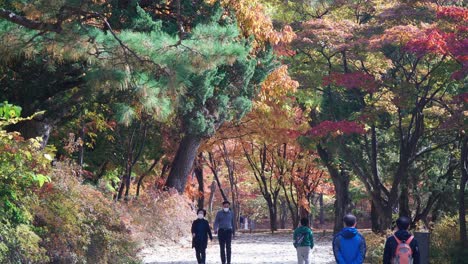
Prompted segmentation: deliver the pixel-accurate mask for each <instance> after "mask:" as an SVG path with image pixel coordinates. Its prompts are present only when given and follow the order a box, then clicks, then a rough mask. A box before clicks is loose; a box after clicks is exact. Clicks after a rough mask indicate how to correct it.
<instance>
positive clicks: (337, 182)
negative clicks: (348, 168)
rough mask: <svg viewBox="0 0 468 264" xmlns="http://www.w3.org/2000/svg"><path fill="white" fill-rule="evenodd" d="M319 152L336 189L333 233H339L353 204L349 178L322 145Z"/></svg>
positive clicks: (318, 149) (319, 146) (318, 147)
mask: <svg viewBox="0 0 468 264" xmlns="http://www.w3.org/2000/svg"><path fill="white" fill-rule="evenodd" d="M317 152H318V154H319V156H320V159H321V160H322V161H323V162H324V163H325V165H326V166H327V169H328V173H329V174H330V176H331V178H332V182H333V186H334V187H335V224H334V226H333V233H335V234H336V233H338V232H339V231H340V230H341V229H342V228H343V217H344V216H345V214H346V213H347V210H348V208H349V205H350V203H351V199H350V195H349V176H348V173H346V172H345V171H344V169H341V172H340V169H339V168H338V167H337V165H336V164H333V159H332V158H331V157H330V155H329V153H328V152H327V150H326V149H324V148H323V147H322V146H321V145H320V144H319V145H318V146H317Z"/></svg>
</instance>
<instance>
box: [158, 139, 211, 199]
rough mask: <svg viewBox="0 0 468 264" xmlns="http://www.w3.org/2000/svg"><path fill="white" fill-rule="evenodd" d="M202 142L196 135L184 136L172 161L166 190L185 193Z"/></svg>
mask: <svg viewBox="0 0 468 264" xmlns="http://www.w3.org/2000/svg"><path fill="white" fill-rule="evenodd" d="M201 141H202V139H201V138H200V137H198V136H195V135H190V134H187V135H185V136H184V138H183V139H182V141H181V142H180V145H179V148H178V149H177V153H176V155H175V157H174V160H173V161H172V166H171V171H170V172H169V176H168V177H167V181H166V188H174V189H176V190H177V192H179V193H183V192H184V190H185V184H186V183H187V176H188V175H189V173H190V170H191V169H192V166H193V161H194V160H195V157H196V155H197V152H198V148H199V147H200V144H201Z"/></svg>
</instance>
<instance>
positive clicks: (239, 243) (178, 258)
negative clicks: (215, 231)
mask: <svg viewBox="0 0 468 264" xmlns="http://www.w3.org/2000/svg"><path fill="white" fill-rule="evenodd" d="M314 240H315V241H314V242H315V247H314V249H313V250H312V254H311V263H314V264H315V263H320V264H328V263H335V261H334V257H333V252H332V246H331V240H332V235H331V234H330V233H327V234H325V233H319V234H314ZM206 254H207V260H206V263H207V264H211V263H220V262H221V261H220V257H219V245H218V240H217V237H214V238H213V241H212V242H209V244H208V249H207V253H206ZM140 256H141V258H142V259H143V263H147V264H196V263H197V261H196V258H195V250H194V249H192V248H191V243H190V241H187V240H182V241H180V243H178V244H167V243H157V242H156V243H154V244H153V245H152V246H149V247H146V248H145V249H144V250H142V252H141V254H140ZM260 263H265V264H266V263H270V264H293V263H297V257H296V250H295V249H294V247H293V245H292V232H291V231H289V232H279V233H275V234H271V233H267V232H265V233H252V234H249V233H241V234H236V237H235V239H234V240H233V241H232V264H260Z"/></svg>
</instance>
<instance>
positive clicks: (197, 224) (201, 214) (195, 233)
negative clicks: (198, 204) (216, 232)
mask: <svg viewBox="0 0 468 264" xmlns="http://www.w3.org/2000/svg"><path fill="white" fill-rule="evenodd" d="M205 216H206V210H205V209H198V211H197V220H195V221H193V223H192V248H195V255H196V257H197V262H198V264H205V260H206V247H207V246H208V237H209V238H210V241H211V240H213V236H212V235H211V228H210V225H209V224H208V221H207V220H206V219H205Z"/></svg>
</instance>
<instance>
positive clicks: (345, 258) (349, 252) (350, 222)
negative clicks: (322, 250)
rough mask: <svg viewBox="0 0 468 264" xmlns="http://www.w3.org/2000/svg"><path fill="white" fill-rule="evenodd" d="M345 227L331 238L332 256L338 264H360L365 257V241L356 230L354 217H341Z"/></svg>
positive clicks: (349, 215) (350, 215)
mask: <svg viewBox="0 0 468 264" xmlns="http://www.w3.org/2000/svg"><path fill="white" fill-rule="evenodd" d="M343 222H344V224H345V227H344V228H343V229H342V230H341V231H340V232H339V233H338V234H336V235H335V237H334V238H333V254H334V255H335V260H336V263H338V264H361V263H363V262H364V258H365V257H366V240H365V239H364V237H363V236H362V235H361V234H360V233H359V232H358V230H357V229H356V217H355V216H354V215H352V214H347V215H345V216H344V217H343Z"/></svg>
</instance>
